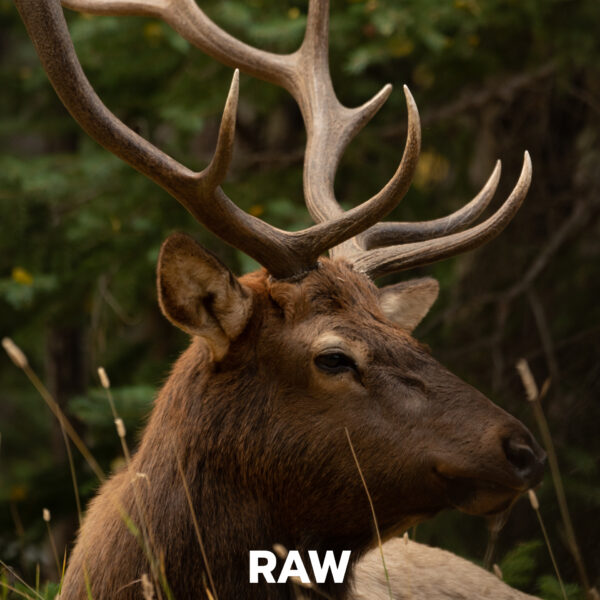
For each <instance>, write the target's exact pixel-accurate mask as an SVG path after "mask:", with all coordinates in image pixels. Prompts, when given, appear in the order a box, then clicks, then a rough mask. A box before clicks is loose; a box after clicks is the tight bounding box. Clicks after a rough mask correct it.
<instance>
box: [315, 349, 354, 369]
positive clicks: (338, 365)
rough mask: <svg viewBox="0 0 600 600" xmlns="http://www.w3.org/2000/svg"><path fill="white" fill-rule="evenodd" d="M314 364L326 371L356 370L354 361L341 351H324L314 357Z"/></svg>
mask: <svg viewBox="0 0 600 600" xmlns="http://www.w3.org/2000/svg"><path fill="white" fill-rule="evenodd" d="M315 365H317V367H319V369H321V371H325V372H326V373H343V372H344V371H354V372H358V369H357V367H356V363H355V362H354V361H353V360H352V359H351V358H350V357H349V356H347V355H346V354H344V353H342V352H326V353H324V354H319V356H317V357H316V358H315Z"/></svg>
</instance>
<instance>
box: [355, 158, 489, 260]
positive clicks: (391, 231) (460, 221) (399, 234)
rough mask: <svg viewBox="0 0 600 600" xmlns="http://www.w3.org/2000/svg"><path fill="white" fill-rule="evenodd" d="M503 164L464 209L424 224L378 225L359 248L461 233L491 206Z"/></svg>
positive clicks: (362, 240) (393, 223)
mask: <svg viewBox="0 0 600 600" xmlns="http://www.w3.org/2000/svg"><path fill="white" fill-rule="evenodd" d="M500 172H501V164H500V161H497V162H496V166H495V167H494V170H493V171H492V174H491V175H490V176H489V178H488V180H487V182H486V183H485V185H484V186H483V188H481V191H480V192H479V193H478V194H477V195H476V196H475V197H474V198H473V199H472V200H471V201H470V202H469V203H468V204H465V205H464V206H463V207H461V208H460V209H458V210H457V211H455V212H453V213H452V214H450V215H447V216H445V217H442V218H440V219H432V220H431V221H421V222H412V223H411V222H389V223H377V224H376V225H373V227H371V228H370V229H367V231H365V232H364V233H363V234H362V235H361V236H360V240H359V241H360V246H362V247H363V248H364V249H365V250H372V249H373V248H381V247H383V246H394V245H397V244H398V242H399V240H401V241H402V243H404V244H406V243H411V242H420V241H423V240H430V239H433V238H437V237H440V236H443V235H449V234H451V233H455V232H457V231H460V230H461V229H463V228H465V227H467V226H468V225H470V224H471V223H473V222H474V221H476V220H477V218H478V217H479V216H480V215H481V213H483V211H484V210H485V209H486V208H487V207H488V205H489V203H490V200H491V199H492V198H493V196H494V194H495V193H496V190H497V188H498V183H499V181H500Z"/></svg>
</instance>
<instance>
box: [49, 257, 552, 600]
mask: <svg viewBox="0 0 600 600" xmlns="http://www.w3.org/2000/svg"><path fill="white" fill-rule="evenodd" d="M159 268H160V269H162V268H165V265H162V267H159ZM223 268H224V267H223ZM224 281H225V280H224ZM240 281H241V285H242V288H243V290H244V294H246V293H247V294H250V295H251V296H252V314H251V316H250V318H249V319H248V322H247V326H246V327H245V329H244V330H243V331H242V332H241V334H240V335H239V336H237V337H235V339H231V340H230V345H229V348H228V351H227V353H226V354H225V355H224V357H223V359H222V360H221V361H220V362H214V361H213V360H212V359H211V350H210V343H207V341H206V340H205V339H202V338H200V337H196V338H194V339H193V341H192V343H191V346H190V347H189V348H188V350H187V351H186V352H184V353H183V355H182V356H181V357H180V358H179V360H178V361H177V362H176V363H175V365H174V367H173V370H172V372H171V375H170V377H169V378H168V381H167V383H166V384H165V386H164V387H163V389H162V390H161V391H160V393H159V395H158V397H157V399H156V402H155V406H154V409H153V412H152V415H151V417H150V420H149V422H148V425H147V427H146V429H145V431H144V434H143V437H142V440H141V443H140V446H139V448H138V450H137V452H136V453H135V455H134V457H133V463H132V470H133V472H134V473H141V474H143V475H142V476H138V477H137V478H136V479H135V481H134V482H132V481H131V476H130V474H129V473H128V472H127V471H122V472H120V473H118V474H116V475H115V476H114V477H113V478H112V479H110V480H109V481H108V482H107V483H105V484H104V485H103V486H102V488H101V490H100V491H99V493H98V495H97V497H96V498H95V499H94V500H93V501H92V503H91V504H90V507H89V509H88V514H87V516H86V518H85V521H84V524H83V526H82V529H81V532H80V534H79V539H78V542H77V545H76V547H75V549H74V551H73V553H72V555H71V558H70V561H69V567H68V570H67V574H66V579H65V582H64V587H63V593H62V596H61V598H62V600H75V599H77V600H80V599H82V598H85V597H86V593H85V587H84V570H85V571H86V572H87V574H88V576H89V580H90V582H91V588H92V593H93V597H94V598H95V599H96V600H102V599H111V600H112V599H114V600H128V599H139V598H141V597H142V596H141V585H140V583H139V579H140V577H141V575H142V574H143V573H148V572H149V566H148V560H147V557H146V556H145V555H144V552H143V551H142V550H141V549H140V544H139V542H138V540H136V538H135V537H134V535H132V534H131V533H130V531H129V530H128V529H127V527H126V525H125V522H124V518H123V515H122V513H123V511H125V512H126V513H127V514H129V515H130V516H131V518H132V519H133V521H134V522H135V523H136V524H137V525H138V527H140V525H141V523H145V524H146V525H147V529H148V538H149V539H150V545H151V547H152V553H153V555H154V556H155V557H157V558H158V559H159V561H160V562H162V565H163V567H162V570H163V571H164V574H165V576H166V579H167V581H168V583H169V586H170V589H171V590H172V593H173V596H174V598H176V599H177V600H192V599H193V600H195V599H201V598H206V597H207V596H206V594H205V585H206V584H205V583H204V579H205V578H206V570H207V565H205V564H204V561H203V559H202V555H201V552H200V548H199V543H198V540H197V537H196V534H195V532H194V526H193V520H192V518H191V514H190V509H189V507H188V504H187V501H186V496H185V491H184V486H183V484H182V481H181V477H180V475H179V473H178V467H177V464H178V461H179V462H180V463H181V465H182V467H183V470H184V473H185V478H186V481H187V485H188V486H189V489H190V492H191V496H192V501H193V506H194V510H195V513H196V515H197V518H198V522H199V527H200V532H201V536H202V539H203V541H204V546H205V548H206V553H207V556H208V567H209V568H210V570H211V572H212V575H213V577H214V581H215V587H216V591H217V594H218V597H219V599H220V600H240V599H253V598H255V599H269V598H293V597H294V590H293V589H292V588H291V587H290V586H288V585H273V584H271V585H268V584H254V585H251V584H249V583H248V581H249V576H248V558H249V554H248V553H249V550H250V549H263V550H264V549H266V550H269V549H271V547H272V545H273V544H274V543H281V544H283V545H284V546H285V547H287V548H288V549H297V550H300V552H301V553H303V554H304V555H305V553H306V551H307V550H308V549H312V550H317V551H320V552H322V551H325V550H334V551H336V553H337V552H339V551H341V550H344V549H349V550H352V565H354V563H355V562H356V561H357V560H358V559H359V558H360V557H361V556H362V555H363V554H364V553H365V552H366V551H367V550H368V549H369V548H370V547H372V545H373V543H374V537H373V523H372V517H371V512H370V509H369V504H368V502H367V498H366V495H365V490H364V488H363V486H362V484H361V481H360V478H359V476H358V472H357V468H356V464H355V462H354V460H353V458H352V455H351V452H350V449H349V446H348V442H347V439H346V435H345V431H344V428H347V429H348V432H349V435H350V437H351V440H352V443H353V446H354V448H355V450H356V454H357V456H358V460H359V462H360V465H361V468H362V470H363V472H364V475H365V478H366V482H367V485H368V488H369V491H370V493H371V496H372V498H373V502H374V505H375V510H376V514H377V517H378V521H379V525H380V528H381V531H382V533H383V535H384V537H390V536H393V535H394V534H397V533H399V532H402V531H404V530H405V529H406V528H407V527H409V526H411V525H413V524H415V523H417V522H419V521H421V520H423V519H424V518H427V517H429V516H431V515H433V514H435V513H437V512H438V511H440V510H442V509H444V508H448V507H458V508H461V509H462V510H466V511H467V512H471V513H477V514H483V513H489V512H494V511H497V510H500V509H503V508H505V507H506V506H508V505H509V504H510V503H511V502H512V501H513V500H514V499H515V498H516V497H517V495H518V494H519V493H520V492H521V491H523V490H524V489H526V488H527V487H529V485H531V483H532V481H533V482H535V481H537V479H538V477H539V474H537V473H536V474H531V475H530V476H529V477H528V478H523V477H521V476H520V475H518V473H516V471H515V466H514V465H513V464H512V463H511V462H510V461H509V460H508V459H507V455H506V453H505V450H504V446H503V444H504V443H505V442H506V440H507V439H509V438H510V439H518V440H519V441H520V442H521V443H523V444H526V445H529V446H531V448H532V449H533V450H532V451H533V452H535V453H536V456H538V459H539V458H540V457H541V454H542V453H541V451H540V450H539V448H538V447H537V445H536V444H535V442H534V441H533V439H532V437H531V435H530V434H529V432H528V431H527V430H526V429H525V428H524V427H523V425H521V424H520V423H519V422H518V421H517V420H515V419H514V418H513V417H511V416H510V415H508V414H506V413H505V412H504V411H502V410H501V409H500V408H498V407H496V406H495V405H493V404H492V403H491V402H490V401H489V400H487V399H486V398H485V397H484V396H482V395H481V394H480V393H479V392H477V391H476V390H475V389H473V388H471V387H470V386H469V385H467V384H466V383H464V382H462V381H461V380H459V379H458V378H456V377H455V376H454V375H452V374H451V373H449V372H448V371H447V370H446V369H444V367H442V366H441V365H440V364H439V363H437V362H436V361H435V360H434V359H433V358H432V357H431V355H430V354H429V353H428V352H427V351H426V350H425V349H424V347H423V346H421V345H420V344H419V343H418V342H417V341H416V340H415V339H414V338H412V337H411V336H410V334H409V333H408V332H407V331H406V330H405V329H402V328H401V327H399V326H398V325H397V324H395V323H394V322H392V321H390V320H388V319H387V318H386V317H385V315H384V314H383V312H382V311H381V309H380V308H379V301H378V296H379V292H378V290H377V288H376V287H375V286H374V285H373V284H372V283H371V281H370V280H369V279H368V278H367V277H365V276H364V275H361V274H358V273H355V272H354V271H353V270H352V268H351V267H350V266H349V265H347V264H346V263H344V262H334V261H329V260H326V259H324V260H323V261H322V263H321V264H320V266H319V268H318V269H315V270H314V271H311V272H310V273H308V274H307V275H306V276H305V277H304V278H303V279H301V280H300V281H297V282H286V281H272V280H271V278H270V277H269V276H268V274H267V273H265V272H264V271H259V272H256V273H253V274H250V275H248V276H245V277H243V278H242V279H241V280H240ZM224 285H227V284H226V283H224ZM235 285H236V286H237V285H238V284H237V283H235ZM200 300H201V299H197V300H196V301H197V302H200ZM330 335H334V336H335V337H336V338H339V339H341V340H342V342H343V344H344V350H345V351H347V352H350V353H353V357H354V359H355V361H356V363H357V368H358V372H357V373H355V372H352V371H351V372H342V373H337V374H331V373H326V372H323V371H322V370H320V369H319V368H318V367H317V366H316V365H315V362H314V358H315V353H318V352H321V351H322V348H320V347H315V344H317V343H321V344H323V343H324V344H327V343H328V341H327V340H328V338H327V336H330ZM319 340H321V341H320V342H319ZM442 474H443V476H442ZM135 490H137V496H138V497H137V505H139V506H141V507H143V509H142V513H143V514H142V515H140V514H139V513H138V511H137V509H136V495H135V494H134V491H135ZM307 564H308V561H307ZM160 570H161V569H159V571H160ZM351 570H352V567H351V568H350V571H351ZM350 580H351V577H348V578H347V582H346V583H345V584H333V583H329V584H324V585H323V586H322V589H324V590H326V591H327V592H328V593H329V594H330V595H331V596H332V597H334V598H336V599H344V598H347V597H348V589H349V588H348V586H349V582H350ZM163 597H166V596H165V595H164V594H163Z"/></svg>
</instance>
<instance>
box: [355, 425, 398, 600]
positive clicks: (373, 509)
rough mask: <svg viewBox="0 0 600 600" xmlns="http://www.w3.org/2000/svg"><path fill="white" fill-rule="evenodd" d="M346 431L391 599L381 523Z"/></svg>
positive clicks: (390, 586) (390, 585) (391, 599)
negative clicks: (365, 497)
mask: <svg viewBox="0 0 600 600" xmlns="http://www.w3.org/2000/svg"><path fill="white" fill-rule="evenodd" d="M344 431H345V432H346V438H348V444H349V446H350V451H351V452H352V457H353V458H354V462H355V463H356V468H357V469H358V474H359V475H360V480H361V481H362V484H363V487H364V488H365V492H366V494H367V499H368V500H369V506H370V507H371V515H372V517H373V524H374V525H375V533H376V535H377V545H378V546H379V553H380V554H381V564H382V565H383V572H384V573H385V581H386V583H387V588H388V592H389V595H390V600H393V594H392V584H391V583H390V575H389V573H388V570H387V566H386V564H385V557H384V556H383V543H382V542H381V534H380V533H379V524H378V523H377V515H376V514H375V506H374V505H373V499H372V498H371V494H370V493H369V488H368V487H367V482H366V481H365V477H364V475H363V472H362V469H361V468H360V463H359V462H358V457H357V456H356V452H355V451H354V446H353V445H352V440H351V439H350V433H349V431H348V428H347V427H344Z"/></svg>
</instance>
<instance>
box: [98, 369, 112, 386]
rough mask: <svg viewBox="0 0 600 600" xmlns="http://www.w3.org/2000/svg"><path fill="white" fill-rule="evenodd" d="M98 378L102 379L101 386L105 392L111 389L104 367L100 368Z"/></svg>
mask: <svg viewBox="0 0 600 600" xmlns="http://www.w3.org/2000/svg"><path fill="white" fill-rule="evenodd" d="M98 377H99V378H100V384H101V385H102V387H103V388H104V389H105V390H109V389H110V379H109V378H108V375H107V374H106V371H105V370H104V367H98Z"/></svg>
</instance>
